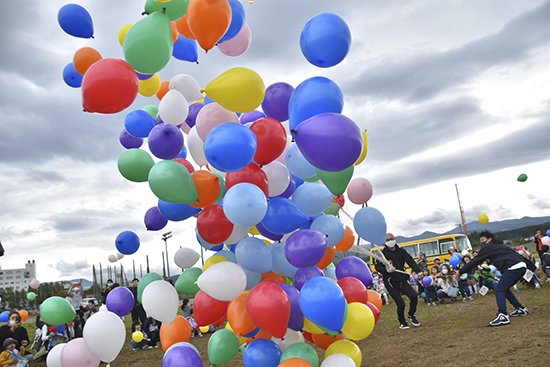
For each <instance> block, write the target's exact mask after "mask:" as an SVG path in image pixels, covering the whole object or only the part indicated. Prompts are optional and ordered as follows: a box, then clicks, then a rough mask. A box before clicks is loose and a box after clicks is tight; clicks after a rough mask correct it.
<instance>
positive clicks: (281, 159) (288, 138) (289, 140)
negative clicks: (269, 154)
mask: <svg viewBox="0 0 550 367" xmlns="http://www.w3.org/2000/svg"><path fill="white" fill-rule="evenodd" d="M291 145H292V136H290V135H288V134H287V136H286V145H285V149H284V150H283V152H282V153H281V155H280V156H278V157H277V159H276V160H277V161H279V162H281V163H282V164H285V163H286V152H287V151H288V150H289V149H290V146H291Z"/></svg>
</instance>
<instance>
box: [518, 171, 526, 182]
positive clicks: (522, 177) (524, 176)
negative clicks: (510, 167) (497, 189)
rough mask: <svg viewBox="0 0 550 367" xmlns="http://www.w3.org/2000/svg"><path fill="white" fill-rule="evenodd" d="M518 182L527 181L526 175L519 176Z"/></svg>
mask: <svg viewBox="0 0 550 367" xmlns="http://www.w3.org/2000/svg"><path fill="white" fill-rule="evenodd" d="M518 181H519V182H525V181H527V175H526V174H525V173H522V174H521V175H519V176H518Z"/></svg>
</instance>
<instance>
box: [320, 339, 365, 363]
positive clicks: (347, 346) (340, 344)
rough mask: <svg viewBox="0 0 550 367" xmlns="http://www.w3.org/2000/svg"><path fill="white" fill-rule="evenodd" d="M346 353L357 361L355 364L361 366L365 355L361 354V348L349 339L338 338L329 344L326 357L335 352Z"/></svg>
mask: <svg viewBox="0 0 550 367" xmlns="http://www.w3.org/2000/svg"><path fill="white" fill-rule="evenodd" d="M339 353H340V354H345V355H347V356H348V357H350V358H351V359H353V361H354V362H355V366H357V367H361V362H362V361H363V357H362V356H361V349H359V347H358V346H357V344H355V343H354V342H350V341H349V340H338V341H335V342H334V343H332V344H331V345H329V347H328V348H327V351H326V352H325V358H327V357H328V356H331V355H333V354H339Z"/></svg>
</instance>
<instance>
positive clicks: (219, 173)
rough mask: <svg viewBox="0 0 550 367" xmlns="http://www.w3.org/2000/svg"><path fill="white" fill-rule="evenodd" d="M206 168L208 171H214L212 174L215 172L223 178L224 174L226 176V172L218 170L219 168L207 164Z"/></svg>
mask: <svg viewBox="0 0 550 367" xmlns="http://www.w3.org/2000/svg"><path fill="white" fill-rule="evenodd" d="M208 169H209V170H210V172H212V173H214V174H217V175H220V176H222V177H223V178H225V176H227V172H223V171H220V170H217V169H216V168H214V167H212V166H208Z"/></svg>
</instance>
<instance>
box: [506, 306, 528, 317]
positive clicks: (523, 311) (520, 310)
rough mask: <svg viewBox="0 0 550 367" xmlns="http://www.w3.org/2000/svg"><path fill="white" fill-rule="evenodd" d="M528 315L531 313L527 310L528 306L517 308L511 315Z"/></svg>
mask: <svg viewBox="0 0 550 367" xmlns="http://www.w3.org/2000/svg"><path fill="white" fill-rule="evenodd" d="M527 315H529V310H527V307H523V308H518V309H517V310H515V311H513V312H511V313H510V316H511V317H518V316H527Z"/></svg>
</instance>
